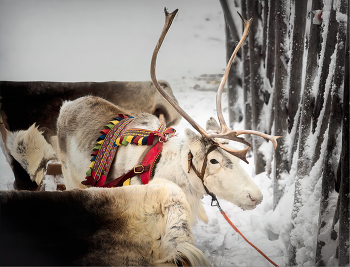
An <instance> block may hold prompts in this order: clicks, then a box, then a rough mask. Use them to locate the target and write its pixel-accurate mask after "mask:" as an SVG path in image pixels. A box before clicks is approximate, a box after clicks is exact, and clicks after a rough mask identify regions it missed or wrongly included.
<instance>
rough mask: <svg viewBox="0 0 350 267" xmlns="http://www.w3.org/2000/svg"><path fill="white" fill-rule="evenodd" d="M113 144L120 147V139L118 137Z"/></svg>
mask: <svg viewBox="0 0 350 267" xmlns="http://www.w3.org/2000/svg"><path fill="white" fill-rule="evenodd" d="M115 144H116V145H117V146H121V144H120V137H118V138H117V140H115Z"/></svg>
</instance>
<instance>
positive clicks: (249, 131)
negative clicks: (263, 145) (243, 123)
mask: <svg viewBox="0 0 350 267" xmlns="http://www.w3.org/2000/svg"><path fill="white" fill-rule="evenodd" d="M235 132H236V135H237V136H238V135H241V134H254V135H258V136H261V137H263V138H265V139H268V140H270V141H271V142H272V144H273V147H274V148H275V149H276V148H277V141H276V140H277V139H278V138H280V137H281V136H273V135H268V134H265V133H262V132H258V131H253V130H238V131H235Z"/></svg>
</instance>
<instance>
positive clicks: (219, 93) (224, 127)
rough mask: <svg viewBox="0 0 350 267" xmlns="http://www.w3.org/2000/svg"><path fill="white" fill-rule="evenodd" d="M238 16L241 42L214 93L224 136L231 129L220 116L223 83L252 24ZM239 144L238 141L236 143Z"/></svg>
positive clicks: (250, 21) (251, 20)
mask: <svg viewBox="0 0 350 267" xmlns="http://www.w3.org/2000/svg"><path fill="white" fill-rule="evenodd" d="M237 13H238V15H239V16H240V17H241V19H242V21H243V24H244V31H243V35H242V38H241V40H240V41H239V43H238V45H237V46H236V48H235V50H234V51H233V53H232V56H231V58H230V60H229V62H228V63H227V67H226V71H225V74H224V76H223V77H222V80H221V83H220V86H219V89H218V91H217V93H216V110H217V113H218V119H219V123H220V126H221V133H222V134H226V133H228V132H230V131H231V129H230V128H229V127H228V126H227V124H226V122H225V119H224V116H223V115H222V107H221V96H222V91H223V89H224V86H225V83H226V80H227V77H228V74H229V71H230V68H231V65H232V62H233V59H234V58H235V57H236V54H237V52H238V50H239V48H240V47H241V46H242V44H243V42H244V40H245V38H246V37H247V35H248V32H249V28H250V25H251V24H252V22H253V18H251V19H250V20H249V21H247V20H245V19H244V18H243V16H242V15H241V14H240V13H239V12H237ZM234 141H237V140H234ZM238 142H240V141H238Z"/></svg>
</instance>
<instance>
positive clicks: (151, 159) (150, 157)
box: [140, 142, 163, 184]
mask: <svg viewBox="0 0 350 267" xmlns="http://www.w3.org/2000/svg"><path fill="white" fill-rule="evenodd" d="M162 150H163V142H158V143H157V144H155V145H154V146H153V147H152V148H151V149H150V150H149V151H148V152H147V154H146V156H145V157H144V158H143V160H142V163H141V164H142V165H144V166H145V165H149V166H150V169H149V170H148V171H144V172H143V173H142V174H141V175H140V176H141V181H142V183H143V184H148V182H149V181H150V180H151V176H152V171H153V170H154V168H155V164H156V163H157V159H158V158H159V156H160V154H161V153H162Z"/></svg>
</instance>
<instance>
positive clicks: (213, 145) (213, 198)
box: [188, 143, 219, 206]
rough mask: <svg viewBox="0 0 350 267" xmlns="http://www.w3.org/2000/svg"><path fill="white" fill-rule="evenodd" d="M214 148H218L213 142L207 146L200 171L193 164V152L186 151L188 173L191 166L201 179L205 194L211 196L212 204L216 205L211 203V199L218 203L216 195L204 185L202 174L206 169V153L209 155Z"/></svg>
mask: <svg viewBox="0 0 350 267" xmlns="http://www.w3.org/2000/svg"><path fill="white" fill-rule="evenodd" d="M216 148H218V146H217V145H216V144H215V143H214V144H212V145H211V146H210V147H209V149H208V151H207V153H205V156H204V161H203V165H202V169H201V172H199V171H198V170H197V169H196V167H195V166H194V164H193V162H192V159H193V154H192V152H191V150H190V151H189V152H188V173H190V170H191V168H192V169H193V170H194V172H195V173H196V174H197V176H198V178H199V179H201V181H202V184H203V187H204V189H205V192H207V194H208V195H209V196H211V198H212V206H216V205H213V201H216V203H217V205H218V204H219V202H218V200H217V198H216V195H215V194H214V193H213V192H210V191H209V189H208V188H207V187H206V186H205V184H204V174H205V170H206V168H207V165H208V155H209V153H210V152H212V151H214V150H215V149H216Z"/></svg>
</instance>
